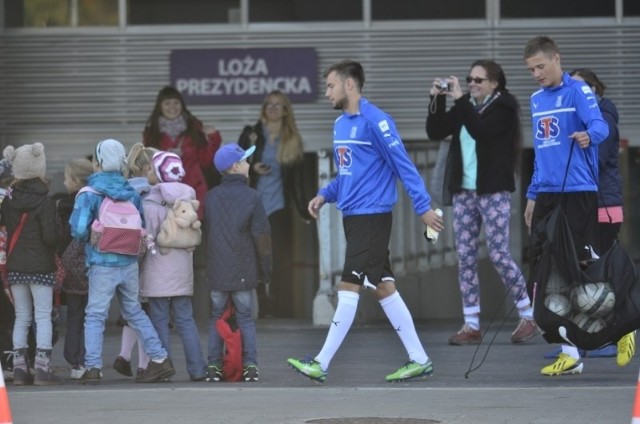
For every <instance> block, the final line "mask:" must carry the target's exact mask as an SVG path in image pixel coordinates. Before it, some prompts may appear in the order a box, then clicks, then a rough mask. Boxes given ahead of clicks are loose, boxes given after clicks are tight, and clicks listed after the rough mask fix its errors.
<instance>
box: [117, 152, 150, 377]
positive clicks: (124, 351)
mask: <svg viewBox="0 0 640 424" xmlns="http://www.w3.org/2000/svg"><path fill="white" fill-rule="evenodd" d="M157 151H158V150H156V149H153V148H151V147H144V145H143V144H142V143H136V144H134V145H133V146H131V149H130V150H129V154H128V155H127V163H126V166H125V170H124V176H125V178H127V180H128V181H129V184H131V186H132V187H133V188H134V189H135V190H136V191H137V192H138V194H139V195H140V198H141V199H143V200H144V198H145V197H146V196H147V194H149V191H150V190H151V185H150V184H149V179H148V178H147V174H148V173H149V171H150V170H152V169H153V167H152V165H151V158H152V157H153V154H154V153H155V152H157ZM145 223H146V224H147V225H148V222H147V220H146V218H145ZM147 233H148V231H147ZM140 302H141V306H142V310H143V311H144V312H145V313H146V314H147V315H149V302H148V301H147V300H146V299H144V298H141V299H140ZM118 325H119V326H121V327H122V340H121V343H120V353H119V354H118V356H117V357H116V359H115V361H114V362H113V369H115V370H116V371H117V372H118V373H120V374H122V375H124V376H127V377H132V376H133V372H132V370H131V352H132V350H133V346H134V345H135V344H136V342H137V345H138V370H137V372H136V377H137V376H143V375H144V373H145V372H146V371H145V370H146V368H147V364H148V363H149V357H148V356H147V354H146V353H144V348H143V344H142V342H141V341H140V340H138V335H137V334H136V330H134V329H133V328H131V326H129V324H128V323H127V321H126V320H125V319H124V318H122V316H121V317H120V319H118Z"/></svg>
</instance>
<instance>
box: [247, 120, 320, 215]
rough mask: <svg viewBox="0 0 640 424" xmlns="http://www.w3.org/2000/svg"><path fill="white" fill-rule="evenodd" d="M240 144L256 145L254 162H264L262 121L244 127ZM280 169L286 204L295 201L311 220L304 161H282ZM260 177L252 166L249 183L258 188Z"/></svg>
mask: <svg viewBox="0 0 640 424" xmlns="http://www.w3.org/2000/svg"><path fill="white" fill-rule="evenodd" d="M238 144H239V145H240V147H242V148H243V149H245V150H246V149H248V148H249V147H251V146H253V145H255V146H256V151H255V153H254V154H253V159H252V162H262V153H263V152H264V144H265V139H264V129H263V126H262V121H258V122H256V124H255V125H253V126H251V125H247V126H246V127H244V129H243V130H242V134H240V138H239V139H238ZM280 169H281V170H282V187H283V189H284V200H285V205H286V206H287V207H290V206H291V203H292V202H293V204H294V206H295V208H296V210H297V211H298V213H299V214H300V216H301V217H302V218H303V219H305V220H311V219H312V218H311V216H310V215H309V211H308V210H307V204H308V200H307V199H306V197H305V193H304V174H303V169H302V161H300V162H296V163H294V164H290V165H287V164H282V163H281V164H280ZM259 179H260V174H258V173H256V172H255V171H254V170H253V167H251V168H250V170H249V185H250V186H251V187H252V188H256V187H257V186H258V180H259Z"/></svg>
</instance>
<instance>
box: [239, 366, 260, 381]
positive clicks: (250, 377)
mask: <svg viewBox="0 0 640 424" xmlns="http://www.w3.org/2000/svg"><path fill="white" fill-rule="evenodd" d="M259 375H260V372H259V371H258V367H256V366H255V365H247V366H246V367H244V369H243V371H242V378H244V381H247V382H255V381H258V377H259Z"/></svg>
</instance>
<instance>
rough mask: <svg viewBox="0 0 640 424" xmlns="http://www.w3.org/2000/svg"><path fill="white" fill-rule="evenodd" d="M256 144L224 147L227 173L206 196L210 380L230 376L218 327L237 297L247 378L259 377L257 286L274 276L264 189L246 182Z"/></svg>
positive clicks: (218, 158)
mask: <svg viewBox="0 0 640 424" xmlns="http://www.w3.org/2000/svg"><path fill="white" fill-rule="evenodd" d="M254 151H255V146H251V147H250V148H249V149H248V150H246V151H245V150H243V149H242V148H241V147H240V146H238V145H237V144H235V143H231V144H226V145H224V146H222V147H221V148H220V149H219V150H218V151H217V152H216V155H215V157H214V165H215V167H216V169H217V170H218V172H220V173H221V174H222V182H221V184H220V185H219V186H217V187H215V188H213V189H211V190H209V192H208V193H207V196H206V197H205V220H206V225H205V230H206V236H207V246H208V247H209V249H208V251H207V280H208V281H209V286H210V288H211V320H210V323H209V366H208V369H207V381H211V382H218V381H222V380H224V379H225V375H224V370H223V369H222V359H223V341H222V338H221V336H220V334H219V333H218V331H217V329H216V322H217V321H218V319H220V317H221V316H222V314H223V312H224V310H225V307H226V305H227V302H228V301H229V299H231V300H232V301H233V305H234V307H235V311H236V321H237V325H238V327H239V328H240V333H241V337H242V363H243V368H244V369H243V376H242V377H243V379H244V381H247V382H254V381H258V377H259V372H258V366H257V365H258V362H257V361H258V358H257V346H256V326H255V322H254V320H253V290H255V289H256V288H257V286H258V284H259V283H262V284H268V283H269V279H270V277H271V228H270V226H269V220H268V219H267V214H266V212H265V210H264V206H263V205H262V199H261V197H260V193H258V192H257V191H256V190H255V189H253V188H251V187H249V186H248V185H247V180H248V177H249V163H248V162H247V158H248V157H249V156H251V154H253V152H254Z"/></svg>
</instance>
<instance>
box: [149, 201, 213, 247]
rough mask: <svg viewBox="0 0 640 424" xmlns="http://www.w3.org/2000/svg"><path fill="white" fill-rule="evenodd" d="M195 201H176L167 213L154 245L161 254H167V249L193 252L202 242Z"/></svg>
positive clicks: (197, 204) (198, 203)
mask: <svg viewBox="0 0 640 424" xmlns="http://www.w3.org/2000/svg"><path fill="white" fill-rule="evenodd" d="M199 206H200V202H199V201H197V200H190V201H186V200H177V201H176V202H175V203H174V204H173V207H172V208H170V209H169V210H168V211H167V216H166V218H165V219H164V221H163V222H162V225H161V226H160V232H158V236H157V237H156V245H157V246H158V247H159V248H160V249H159V251H160V253H161V254H166V253H168V251H169V250H168V249H167V248H170V247H172V248H177V249H187V250H189V251H193V250H195V248H196V246H198V245H199V244H200V241H201V240H202V230H201V229H200V227H201V226H202V223H201V222H200V221H199V220H198V207H199Z"/></svg>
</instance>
